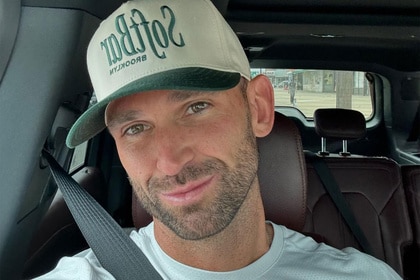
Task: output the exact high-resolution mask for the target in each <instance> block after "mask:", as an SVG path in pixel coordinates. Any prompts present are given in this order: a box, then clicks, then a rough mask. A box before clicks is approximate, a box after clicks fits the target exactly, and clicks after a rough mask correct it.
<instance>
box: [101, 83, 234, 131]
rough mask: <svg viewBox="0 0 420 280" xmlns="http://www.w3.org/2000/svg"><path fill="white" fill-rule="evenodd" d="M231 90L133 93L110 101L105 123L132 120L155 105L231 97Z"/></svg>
mask: <svg viewBox="0 0 420 280" xmlns="http://www.w3.org/2000/svg"><path fill="white" fill-rule="evenodd" d="M231 90H233V89H230V90H226V91H193V90H155V91H147V92H141V93H135V94H132V95H128V96H125V97H121V98H118V99H116V100H113V101H111V102H110V103H109V104H108V106H107V108H106V110H105V123H106V124H107V125H108V123H109V122H110V121H112V122H114V121H116V122H118V121H119V120H120V121H121V120H129V119H133V118H135V117H138V116H139V115H141V114H142V112H143V110H144V109H146V108H152V107H154V106H156V105H159V106H160V105H162V104H176V103H181V102H184V101H188V100H189V99H192V98H197V97H201V96H203V97H204V96H206V97H216V96H221V95H223V93H226V95H227V96H228V95H231V96H232V94H231V93H230V94H227V93H228V92H229V91H231ZM159 109H161V108H160V107H159Z"/></svg>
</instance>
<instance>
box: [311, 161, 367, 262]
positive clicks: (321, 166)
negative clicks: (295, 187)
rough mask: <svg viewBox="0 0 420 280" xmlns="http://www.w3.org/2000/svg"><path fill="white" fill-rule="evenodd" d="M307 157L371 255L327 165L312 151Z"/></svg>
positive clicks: (353, 231)
mask: <svg viewBox="0 0 420 280" xmlns="http://www.w3.org/2000/svg"><path fill="white" fill-rule="evenodd" d="M308 159H309V160H310V162H311V163H312V166H313V167H314V169H315V171H316V173H317V175H318V177H319V179H320V180H321V182H322V185H323V186H324V188H325V190H326V191H327V193H328V194H329V196H330V197H331V199H332V201H333V202H334V205H335V206H336V207H337V209H338V211H339V212H340V214H341V216H342V217H343V219H344V221H345V222H346V224H347V225H348V226H349V228H350V230H351V232H352V233H353V235H354V237H355V238H356V240H357V242H358V243H359V245H360V247H361V248H362V250H363V251H364V252H365V253H367V254H369V255H373V251H372V247H371V246H370V244H369V241H368V240H367V238H366V236H365V234H364V233H363V231H362V229H361V228H360V225H359V224H358V223H357V221H356V218H355V217H354V214H353V211H352V210H351V208H350V206H349V205H348V203H347V200H346V199H345V198H344V195H343V194H342V192H341V190H340V188H339V187H338V184H337V182H336V180H335V179H334V177H333V175H332V174H331V171H330V169H329V167H328V165H327V164H326V163H325V161H324V160H323V159H322V158H321V157H319V156H317V155H315V154H313V153H309V156H308Z"/></svg>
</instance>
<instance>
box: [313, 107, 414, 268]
mask: <svg viewBox="0 0 420 280" xmlns="http://www.w3.org/2000/svg"><path fill="white" fill-rule="evenodd" d="M333 110H334V109H333ZM348 113H349V112H346V110H335V111H334V112H332V111H331V110H330V111H329V112H328V114H322V112H321V113H320V112H318V115H317V114H315V115H316V116H317V117H318V119H315V126H317V125H318V124H319V123H322V125H321V126H319V127H317V132H318V133H319V134H320V135H321V136H322V137H324V138H329V137H330V136H331V137H334V138H340V137H341V139H343V140H349V139H354V138H359V137H363V133H361V132H363V131H365V127H364V126H365V122H364V121H363V122H360V121H354V122H353V121H352V120H351V118H352V117H353V116H355V115H357V114H354V111H352V112H351V113H350V114H348ZM357 118H360V116H358V117H357ZM340 123H344V124H345V123H351V124H352V125H351V126H347V127H346V126H345V125H344V126H343V125H340ZM357 124H359V125H363V127H358V126H359V125H357ZM353 132H354V133H353ZM322 158H323V160H324V161H325V162H326V163H327V165H328V167H329V169H330V171H331V173H332V174H333V176H334V178H335V180H336V182H337V184H338V186H339V188H340V189H341V192H342V193H343V194H344V196H345V198H346V200H347V201H348V203H349V205H350V207H351V209H352V210H353V213H354V215H355V218H356V220H357V222H358V223H359V225H360V226H361V228H362V230H363V232H364V234H365V235H366V237H367V239H368V241H369V243H370V245H371V247H372V249H373V255H374V256H375V257H377V258H379V259H382V260H384V261H385V262H387V263H388V264H389V265H391V266H392V267H393V268H394V269H395V270H396V271H397V272H398V273H400V275H403V274H404V272H403V270H404V266H405V257H406V256H407V254H408V252H409V251H410V250H411V246H412V242H413V235H412V230H411V223H410V220H409V215H408V209H407V204H406V198H405V193H404V189H403V184H402V177H401V172H400V166H399V165H398V164H397V163H396V162H395V161H393V160H391V159H388V158H384V157H366V156H357V155H351V154H350V153H349V152H347V153H344V154H328V153H326V152H324V153H323V156H322ZM307 170H308V200H307V208H308V213H307V216H306V218H307V220H306V224H305V231H309V232H315V233H317V234H320V235H322V236H323V237H324V238H325V240H326V242H327V243H328V244H330V245H332V246H334V247H337V248H344V247H349V246H351V247H355V248H358V249H360V247H359V245H358V243H357V242H356V239H355V238H354V236H353V235H352V233H351V232H350V230H349V228H348V226H347V225H346V224H345V222H344V220H343V219H342V217H341V215H340V213H339V212H338V210H337V208H336V207H335V205H334V204H333V202H332V200H331V199H330V197H329V195H328V194H327V193H326V191H325V189H324V187H323V185H322V183H321V181H320V179H319V177H318V175H317V174H316V171H315V170H314V167H313V166H312V165H311V164H310V163H308V164H307Z"/></svg>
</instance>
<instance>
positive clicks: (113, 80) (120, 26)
mask: <svg viewBox="0 0 420 280" xmlns="http://www.w3.org/2000/svg"><path fill="white" fill-rule="evenodd" d="M87 66H88V71H89V75H90V79H91V81H92V85H93V89H94V92H95V94H96V97H97V100H98V102H97V103H96V104H95V105H93V106H92V107H90V108H89V109H88V110H87V111H86V112H84V113H83V114H82V115H81V116H80V117H79V118H78V119H77V120H76V122H75V123H74V125H73V126H72V128H71V129H70V132H69V134H68V136H67V139H66V144H67V146H68V147H70V148H74V147H75V146H77V145H79V144H81V143H83V142H84V141H86V140H88V139H90V138H91V137H93V136H95V135H96V134H98V133H99V132H101V131H102V130H103V129H104V128H105V127H106V125H105V120H104V114H105V110H106V107H107V105H108V104H109V103H110V102H111V101H113V100H115V99H118V98H121V97H123V96H127V95H130V94H135V93H141V92H144V91H150V90H165V89H167V90H172V89H174V90H200V91H217V90H225V89H229V88H232V87H234V86H236V85H237V84H238V83H239V80H240V78H241V77H244V78H246V79H248V80H249V79H250V67H249V62H248V59H247V57H246V55H245V52H244V50H243V49H242V46H241V44H240V42H239V40H238V38H237V36H236V34H235V33H234V32H233V30H232V29H231V28H230V26H229V25H228V24H227V22H226V21H225V20H224V18H223V16H222V15H221V14H220V13H219V12H218V10H217V9H216V8H215V7H214V6H213V4H212V3H211V2H210V1H209V0H133V1H128V2H126V3H124V4H122V5H121V6H120V7H119V8H118V9H117V10H116V11H115V12H113V13H112V14H111V15H110V16H109V17H108V18H106V19H105V20H104V21H103V22H102V23H101V24H100V26H99V28H98V29H97V30H96V32H95V34H94V35H93V37H92V39H91V41H90V43H89V46H88V50H87Z"/></svg>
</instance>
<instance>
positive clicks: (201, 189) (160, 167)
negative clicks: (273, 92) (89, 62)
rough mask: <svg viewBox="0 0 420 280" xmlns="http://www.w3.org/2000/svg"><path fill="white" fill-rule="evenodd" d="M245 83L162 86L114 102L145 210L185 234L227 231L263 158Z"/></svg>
mask: <svg viewBox="0 0 420 280" xmlns="http://www.w3.org/2000/svg"><path fill="white" fill-rule="evenodd" d="M244 94H245V93H243V92H242V91H241V88H240V86H239V85H238V86H237V87H235V88H233V89H230V90H227V91H220V92H195V91H191V92H190V91H173V90H161V91H150V92H144V93H141V94H135V95H131V96H128V97H124V98H121V99H118V100H116V101H114V102H112V103H111V104H110V105H109V106H108V108H107V113H106V122H107V125H108V128H109V131H110V132H111V134H112V136H113V137H114V139H115V142H116V145H117V149H118V153H119V156H120V159H121V162H122V164H123V166H124V168H125V169H126V171H127V173H128V175H129V178H130V181H131V184H132V185H133V188H134V190H135V192H136V194H137V196H138V197H139V199H140V201H141V202H142V204H143V206H144V208H145V209H146V210H147V211H148V212H149V213H150V214H151V215H152V216H153V217H154V218H155V219H157V220H159V221H160V222H162V223H163V224H164V225H166V226H167V227H168V228H170V229H171V230H172V231H173V232H175V233H176V234H177V235H178V236H179V237H181V238H183V239H188V240H198V239H203V238H206V237H209V236H212V235H214V234H217V233H218V232H220V231H222V230H223V229H224V228H226V227H227V226H228V225H229V224H230V222H231V221H232V219H233V218H234V217H235V215H236V213H237V211H238V210H239V208H240V207H241V205H242V203H243V201H244V200H245V198H246V196H247V194H248V191H249V189H250V187H251V185H252V184H254V183H255V182H256V174H257V163H258V155H257V148H256V142H255V136H254V133H253V131H252V127H251V121H250V113H249V109H248V104H247V101H246V98H245V97H244Z"/></svg>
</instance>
